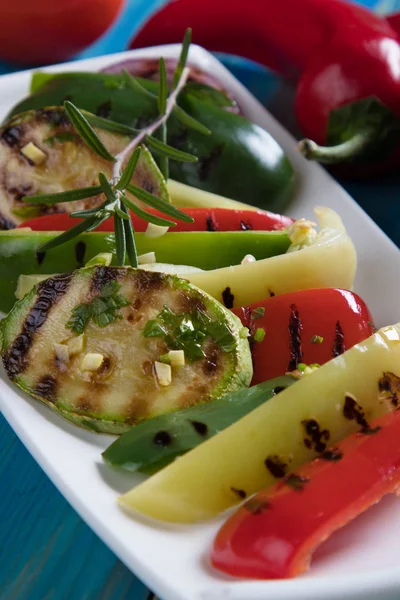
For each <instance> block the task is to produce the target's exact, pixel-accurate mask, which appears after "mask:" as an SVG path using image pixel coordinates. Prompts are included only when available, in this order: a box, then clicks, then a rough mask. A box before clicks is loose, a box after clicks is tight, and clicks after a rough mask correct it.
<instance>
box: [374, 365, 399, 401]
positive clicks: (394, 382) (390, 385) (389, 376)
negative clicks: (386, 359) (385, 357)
mask: <svg viewBox="0 0 400 600" xmlns="http://www.w3.org/2000/svg"><path fill="white" fill-rule="evenodd" d="M378 387H379V391H380V392H388V398H389V399H390V402H391V403H392V404H393V406H399V403H400V377H398V376H397V375H395V374H394V373H391V372H390V371H386V372H385V373H384V374H383V376H382V377H381V378H380V380H379V382H378Z"/></svg>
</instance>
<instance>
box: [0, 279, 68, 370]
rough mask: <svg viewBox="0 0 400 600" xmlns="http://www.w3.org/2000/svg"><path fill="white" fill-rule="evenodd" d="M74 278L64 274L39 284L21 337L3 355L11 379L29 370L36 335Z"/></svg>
mask: <svg viewBox="0 0 400 600" xmlns="http://www.w3.org/2000/svg"><path fill="white" fill-rule="evenodd" d="M72 276H73V275H72V273H63V274H61V275H55V276H54V277H52V278H51V279H46V280H45V281H42V282H41V283H40V284H39V286H38V290H37V296H36V301H35V303H34V305H33V306H32V308H31V309H30V311H29V313H28V315H27V316H26V318H25V321H24V323H23V325H22V331H21V333H20V335H18V336H17V337H16V338H15V340H14V342H13V343H12V344H11V346H10V348H9V350H8V351H7V352H6V353H5V354H4V355H3V363H4V368H5V369H6V371H7V374H8V376H9V377H10V379H12V378H13V377H15V376H16V375H18V374H19V373H21V372H22V371H24V370H25V369H26V368H27V366H28V356H27V355H28V352H29V349H30V347H31V346H32V343H33V341H34V338H35V333H36V331H37V330H38V329H39V328H40V327H41V326H42V325H43V323H44V322H45V321H46V319H47V317H48V315H49V312H50V310H51V308H52V307H53V306H54V305H55V304H57V302H58V301H59V300H60V298H61V297H62V296H63V295H64V294H65V292H66V291H67V289H68V286H69V284H70V282H71V279H72Z"/></svg>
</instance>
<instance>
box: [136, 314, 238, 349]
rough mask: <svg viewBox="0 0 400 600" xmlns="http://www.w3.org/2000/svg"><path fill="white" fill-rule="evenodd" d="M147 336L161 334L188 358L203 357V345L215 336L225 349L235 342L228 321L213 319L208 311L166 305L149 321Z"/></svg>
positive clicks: (145, 332) (170, 347)
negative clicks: (183, 310)
mask: <svg viewBox="0 0 400 600" xmlns="http://www.w3.org/2000/svg"><path fill="white" fill-rule="evenodd" d="M143 335H144V337H161V338H163V339H164V341H165V343H166V345H167V346H168V348H169V349H170V350H183V351H184V352H185V356H186V357H187V358H188V360H191V361H193V360H198V359H199V358H204V357H205V353H204V350H203V348H202V345H203V344H204V342H205V341H206V339H207V338H212V339H213V340H214V341H215V342H216V343H217V344H218V345H219V346H220V347H221V349H222V350H223V351H224V352H232V350H234V348H235V346H236V340H235V336H234V335H233V333H232V331H231V330H230V329H229V327H228V326H227V325H226V324H225V323H220V322H219V321H213V320H212V319H211V318H210V317H209V316H208V315H207V314H206V313H204V312H203V311H201V310H195V311H192V312H191V313H189V314H187V313H179V314H177V313H174V312H173V311H172V310H171V309H170V308H168V307H167V306H164V308H163V309H162V311H161V312H160V313H159V314H158V315H157V317H156V319H151V320H149V321H147V323H146V325H145V327H144V329H143Z"/></svg>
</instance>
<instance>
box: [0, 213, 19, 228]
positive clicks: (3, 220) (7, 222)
mask: <svg viewBox="0 0 400 600" xmlns="http://www.w3.org/2000/svg"><path fill="white" fill-rule="evenodd" d="M15 227H16V224H15V223H14V222H13V221H11V219H8V218H7V217H5V216H4V215H2V214H1V213H0V230H8V229H15Z"/></svg>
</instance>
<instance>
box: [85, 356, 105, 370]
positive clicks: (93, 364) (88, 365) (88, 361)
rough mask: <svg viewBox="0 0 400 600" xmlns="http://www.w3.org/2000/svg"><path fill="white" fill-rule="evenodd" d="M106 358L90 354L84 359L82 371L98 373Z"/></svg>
mask: <svg viewBox="0 0 400 600" xmlns="http://www.w3.org/2000/svg"><path fill="white" fill-rule="evenodd" d="M103 360H104V356H103V355H102V354H96V353H95V352H88V354H85V356H84V357H83V359H82V362H81V371H97V370H98V369H100V367H101V365H102V362H103Z"/></svg>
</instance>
